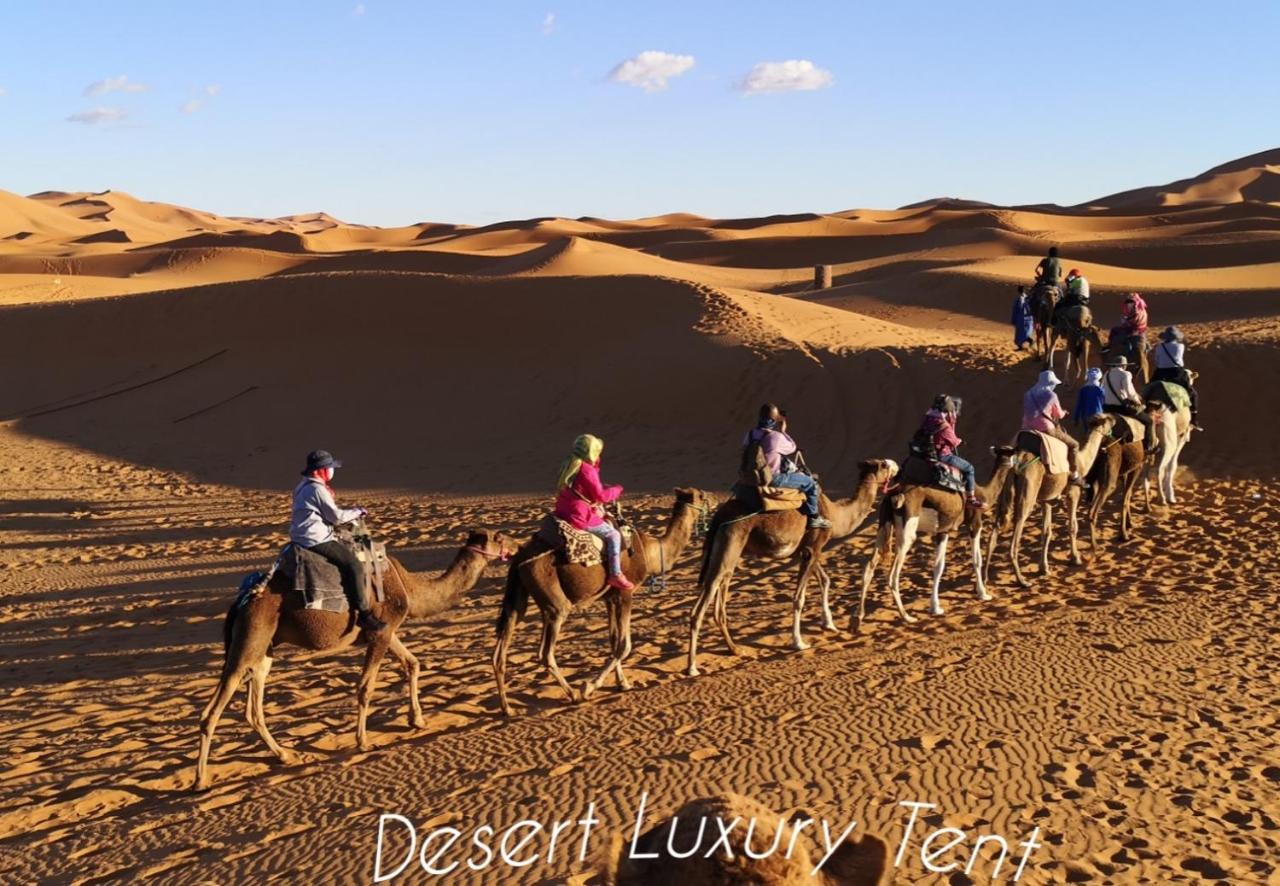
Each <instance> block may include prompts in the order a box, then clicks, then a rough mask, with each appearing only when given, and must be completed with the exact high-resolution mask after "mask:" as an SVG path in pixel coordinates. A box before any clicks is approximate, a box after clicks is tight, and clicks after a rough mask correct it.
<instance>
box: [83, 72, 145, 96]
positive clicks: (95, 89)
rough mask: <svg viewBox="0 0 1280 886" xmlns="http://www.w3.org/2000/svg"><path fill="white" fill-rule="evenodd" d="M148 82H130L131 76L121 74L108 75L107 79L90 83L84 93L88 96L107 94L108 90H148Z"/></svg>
mask: <svg viewBox="0 0 1280 886" xmlns="http://www.w3.org/2000/svg"><path fill="white" fill-rule="evenodd" d="M146 91H147V84H145V83H133V82H130V80H129V77H128V76H127V75H125V74H121V75H120V76H119V77H107V78H106V79H105V80H99V81H98V82H97V83H90V84H89V85H88V86H86V87H85V88H84V94H85V95H87V96H95V95H105V94H106V93H108V92H146Z"/></svg>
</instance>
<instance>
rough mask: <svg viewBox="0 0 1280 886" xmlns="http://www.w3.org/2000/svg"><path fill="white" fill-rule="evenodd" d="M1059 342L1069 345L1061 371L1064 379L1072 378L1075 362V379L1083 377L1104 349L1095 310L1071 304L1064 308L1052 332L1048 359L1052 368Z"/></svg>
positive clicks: (1050, 333)
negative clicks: (1094, 357)
mask: <svg viewBox="0 0 1280 886" xmlns="http://www.w3.org/2000/svg"><path fill="white" fill-rule="evenodd" d="M1059 341H1061V342H1063V343H1064V344H1065V345H1066V352H1067V363H1066V366H1064V367H1063V370H1062V375H1063V378H1065V379H1070V376H1071V370H1072V368H1073V365H1074V369H1075V380H1076V381H1077V382H1078V381H1081V380H1083V378H1084V373H1085V370H1086V369H1088V368H1089V363H1090V357H1091V355H1092V354H1093V353H1101V351H1102V348H1103V345H1102V334H1101V333H1100V332H1099V330H1098V327H1097V326H1095V325H1094V324H1093V313H1092V312H1091V311H1090V310H1089V308H1088V306H1087V305H1072V306H1071V307H1069V308H1067V309H1066V310H1064V311H1063V312H1062V316H1060V317H1059V318H1058V323H1057V325H1056V326H1054V327H1053V328H1052V329H1051V330H1050V331H1049V356H1048V359H1047V360H1046V361H1045V362H1046V363H1047V365H1048V367H1049V368H1050V369H1052V368H1053V358H1054V354H1056V353H1057V351H1058V342H1059Z"/></svg>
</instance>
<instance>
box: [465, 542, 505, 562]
mask: <svg viewBox="0 0 1280 886" xmlns="http://www.w3.org/2000/svg"><path fill="white" fill-rule="evenodd" d="M463 550H465V551H470V552H471V553H473V554H479V555H480V556H481V557H484V558H485V559H486V560H500V561H502V562H503V563H505V562H507V561H508V560H510V559H511V555H510V554H508V553H506V552H505V551H502V550H501V549H499V550H497V551H490V550H488V549H486V548H480V547H476V546H475V545H467V546H466V547H465V548H463Z"/></svg>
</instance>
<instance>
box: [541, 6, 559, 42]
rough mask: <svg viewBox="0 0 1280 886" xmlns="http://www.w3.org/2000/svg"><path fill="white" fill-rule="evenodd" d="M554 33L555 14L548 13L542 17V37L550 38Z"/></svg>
mask: <svg viewBox="0 0 1280 886" xmlns="http://www.w3.org/2000/svg"><path fill="white" fill-rule="evenodd" d="M555 32H556V14H555V13H554V12H548V13H547V14H546V15H544V16H543V17H542V34H543V36H544V37H550V36H551V35H552V34H554V33H555Z"/></svg>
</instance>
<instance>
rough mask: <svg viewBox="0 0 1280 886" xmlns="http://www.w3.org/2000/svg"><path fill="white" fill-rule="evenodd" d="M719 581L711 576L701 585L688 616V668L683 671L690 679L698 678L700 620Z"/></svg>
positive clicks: (717, 577) (716, 577)
mask: <svg viewBox="0 0 1280 886" xmlns="http://www.w3.org/2000/svg"><path fill="white" fill-rule="evenodd" d="M719 581H720V578H719V576H712V577H711V578H709V579H708V580H707V581H705V582H704V583H703V585H702V588H701V589H700V590H699V591H698V599H697V600H696V601H694V604H693V612H692V613H691V614H690V616H689V666H688V667H687V668H686V669H685V670H686V672H687V673H688V674H689V676H690V677H696V676H698V631H700V630H701V629H702V618H703V616H705V615H706V614H707V605H708V604H709V603H711V602H712V600H711V598H712V597H713V596H714V595H715V590H716V586H717V585H718V584H719Z"/></svg>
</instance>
